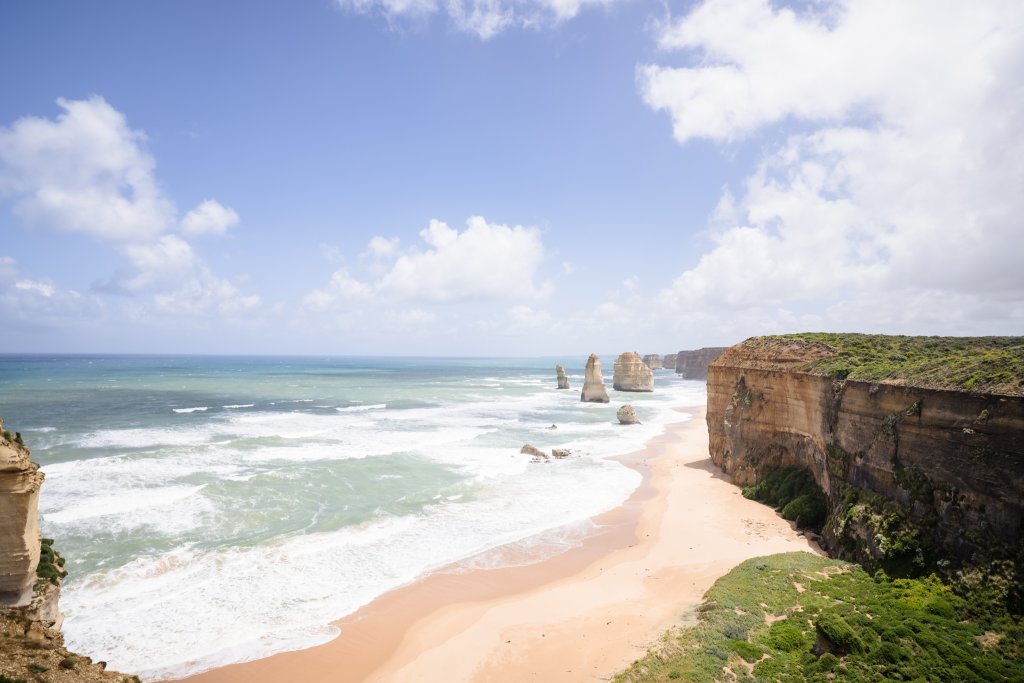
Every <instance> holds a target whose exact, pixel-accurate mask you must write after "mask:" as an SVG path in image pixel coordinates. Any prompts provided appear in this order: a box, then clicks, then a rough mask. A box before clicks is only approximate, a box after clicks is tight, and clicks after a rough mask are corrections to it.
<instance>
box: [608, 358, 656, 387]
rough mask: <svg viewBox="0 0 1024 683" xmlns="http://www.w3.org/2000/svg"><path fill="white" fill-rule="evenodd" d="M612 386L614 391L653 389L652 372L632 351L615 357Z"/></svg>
mask: <svg viewBox="0 0 1024 683" xmlns="http://www.w3.org/2000/svg"><path fill="white" fill-rule="evenodd" d="M612 388H613V389H615V390H616V391H654V373H653V372H652V371H651V369H650V368H649V367H647V366H646V365H644V362H643V360H641V358H640V356H639V355H638V354H636V353H635V352H633V351H626V352H625V353H622V354H619V357H618V358H616V359H615V367H614V373H613V374H612Z"/></svg>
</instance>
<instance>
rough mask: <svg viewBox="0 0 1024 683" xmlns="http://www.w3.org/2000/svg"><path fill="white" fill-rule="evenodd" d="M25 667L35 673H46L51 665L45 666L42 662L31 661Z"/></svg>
mask: <svg viewBox="0 0 1024 683" xmlns="http://www.w3.org/2000/svg"><path fill="white" fill-rule="evenodd" d="M25 668H26V669H28V670H29V671H31V672H32V673H34V674H41V673H46V672H47V671H49V670H50V667H48V666H43V665H42V664H36V663H35V662H29V663H28V664H27V665H26V666H25Z"/></svg>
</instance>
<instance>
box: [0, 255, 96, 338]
mask: <svg viewBox="0 0 1024 683" xmlns="http://www.w3.org/2000/svg"><path fill="white" fill-rule="evenodd" d="M82 309H86V310H87V311H88V312H89V313H93V314H94V313H95V309H96V306H95V302H92V301H89V300H87V299H86V298H85V297H83V296H82V294H80V293H79V292H76V291H75V290H73V289H64V288H61V287H60V286H59V285H57V284H56V283H54V282H53V281H52V280H50V279H49V278H45V277H38V276H35V275H32V274H30V273H26V272H25V271H24V270H23V269H22V268H20V267H19V266H18V264H17V262H16V261H15V260H14V259H13V258H12V257H10V256H0V314H2V316H3V319H4V320H5V321H8V322H15V323H17V324H19V325H28V326H39V325H41V324H44V323H48V322H53V321H55V320H59V319H66V318H69V317H72V316H74V315H77V314H79V313H80V312H81V311H82Z"/></svg>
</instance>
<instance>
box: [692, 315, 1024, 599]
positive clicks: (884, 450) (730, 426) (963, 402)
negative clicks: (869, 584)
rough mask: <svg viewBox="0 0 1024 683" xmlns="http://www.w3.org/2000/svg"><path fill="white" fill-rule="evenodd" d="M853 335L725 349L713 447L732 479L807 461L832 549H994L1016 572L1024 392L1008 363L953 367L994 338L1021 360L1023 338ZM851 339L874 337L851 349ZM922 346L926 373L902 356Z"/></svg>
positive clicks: (992, 554)
mask: <svg viewBox="0 0 1024 683" xmlns="http://www.w3.org/2000/svg"><path fill="white" fill-rule="evenodd" d="M861 337H862V336H859V335H843V336H839V335H833V336H829V335H803V336H790V337H762V338H757V337H755V338H752V339H748V340H747V341H745V342H743V343H741V344H737V345H735V346H733V347H731V348H729V349H728V350H727V351H725V352H724V353H722V354H721V355H720V356H719V357H718V358H717V360H715V362H714V363H713V364H712V365H711V367H710V369H709V372H708V410H707V422H708V432H709V438H710V451H711V458H712V460H713V461H714V462H715V463H716V464H717V465H718V466H719V467H721V468H722V469H723V470H724V471H725V472H726V473H728V474H730V475H731V476H732V477H733V479H734V481H735V482H736V483H737V484H740V485H749V484H754V483H756V482H758V481H760V480H761V479H762V478H763V477H764V476H765V475H766V474H768V473H770V472H772V471H773V470H777V469H780V468H784V467H802V468H806V469H807V470H809V471H810V473H811V474H812V475H813V477H814V479H815V481H816V482H817V484H818V485H819V486H820V487H821V489H822V490H823V491H824V493H825V494H826V496H827V499H828V508H829V512H828V515H827V519H826V522H825V524H824V527H823V529H822V534H823V543H824V545H825V547H826V548H827V549H828V550H829V551H830V552H832V553H833V554H835V555H838V556H840V557H843V558H846V559H853V560H856V561H859V562H863V563H865V564H867V565H868V566H882V567H884V568H886V569H887V570H889V571H894V572H903V573H915V572H920V571H926V570H932V569H936V568H937V569H939V570H942V569H943V568H956V567H960V566H983V565H986V564H988V563H991V562H996V563H997V564H998V563H1002V564H999V566H1001V567H1003V568H1004V569H1007V572H1008V574H1009V575H1011V576H1012V577H1013V578H1011V579H1010V581H1011V582H1012V581H1017V582H1018V589H1019V588H1020V587H1021V586H1024V583H1021V582H1022V578H1024V573H1022V569H1024V553H1022V541H1024V537H1022V532H1024V397H1022V396H1021V395H1020V394H1021V392H1019V391H1014V387H1015V386H1019V384H1014V382H1017V379H1014V378H1013V377H1012V376H1011V377H1010V379H1009V380H1007V378H1006V375H1005V374H1004V371H1005V367H1004V366H1000V367H996V368H993V369H992V370H991V373H990V376H988V375H986V377H988V379H985V377H982V378H981V379H980V380H979V378H978V376H977V375H976V374H972V375H971V376H970V377H966V376H965V378H961V379H950V377H951V376H953V375H954V374H955V372H958V371H956V370H955V368H961V367H963V366H965V365H966V366H970V365H972V364H973V363H974V362H975V360H977V359H982V360H978V362H979V363H981V365H984V360H983V359H984V358H991V357H992V355H993V353H994V352H993V351H992V346H993V345H995V346H997V347H999V348H1005V347H1007V345H1008V344H1009V347H1010V348H1011V351H1010V356H1009V357H1014V354H1017V355H1016V357H1017V358H1019V359H1021V361H1022V362H1024V339H1019V340H1018V341H1017V344H1018V345H1019V346H1018V347H1017V349H1018V350H1016V351H1014V350H1013V344H1012V343H1011V342H1012V340H1011V341H1010V342H1008V341H1007V338H977V339H973V340H966V345H965V346H953V347H948V348H946V349H945V350H944V349H943V348H939V349H938V350H934V349H932V350H928V347H929V345H932V344H933V341H930V340H929V339H928V338H895V339H898V340H900V341H899V346H900V348H901V349H902V350H901V351H900V353H901V354H902V355H892V352H891V349H890V346H889V341H888V338H878V337H874V338H867V339H868V341H867V342H865V340H864V339H863V338H861ZM851 339H852V340H853V341H854V342H856V343H857V344H860V343H866V344H868V346H870V347H871V348H872V349H875V351H870V352H869V351H867V350H865V349H860V350H856V351H851V347H850V344H849V343H848V342H850V340H851ZM993 339H994V340H997V341H992V340H993ZM872 340H873V341H872ZM878 349H881V351H879V350H878ZM921 349H925V350H924V351H921ZM876 352H877V354H878V355H879V357H881V356H884V363H885V369H884V370H882V369H880V367H881V366H880V365H878V364H877V363H882V362H883V361H882V360H879V359H878V358H874V357H873V356H872V353H876ZM996 355H998V354H996ZM918 356H921V357H924V356H928V359H926V360H922V361H921V367H925V366H927V372H924V374H922V372H923V371H922V372H919V368H915V367H908V363H909V361H908V360H907V359H909V358H918ZM901 358H902V359H903V360H900V359H901ZM918 360H920V358H918ZM876 361H877V363H876ZM916 362H917V361H914V363H916ZM943 363H945V364H948V365H949V366H950V370H949V372H943V371H942V368H941V365H942V364H943ZM909 364H910V365H913V363H909ZM865 368H868V369H865ZM858 374H860V375H864V374H867V375H869V376H874V377H875V379H859V378H857V377H856V375H858ZM957 383H959V384H961V385H966V384H967V383H971V385H972V386H975V387H977V386H986V387H997V388H998V390H999V391H993V390H991V388H990V389H989V390H987V391H984V392H980V391H969V390H967V389H965V388H963V387H959V388H958V387H957V386H956V385H957ZM1000 391H1001V392H1003V393H999V392H1000ZM1010 590H1011V591H1012V590H1013V589H1010Z"/></svg>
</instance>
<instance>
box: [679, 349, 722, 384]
mask: <svg viewBox="0 0 1024 683" xmlns="http://www.w3.org/2000/svg"><path fill="white" fill-rule="evenodd" d="M723 351H725V347H721V346H706V347H704V348H703V349H696V350H695V351H680V352H679V353H677V354H676V363H675V368H676V373H678V374H680V375H682V376H683V379H707V378H708V367H709V366H710V365H711V364H712V363H714V362H715V359H716V358H718V357H719V356H720V355H722V352H723ZM666 367H667V366H666Z"/></svg>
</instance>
